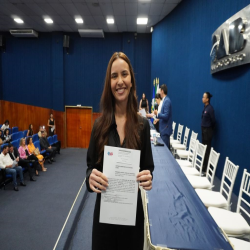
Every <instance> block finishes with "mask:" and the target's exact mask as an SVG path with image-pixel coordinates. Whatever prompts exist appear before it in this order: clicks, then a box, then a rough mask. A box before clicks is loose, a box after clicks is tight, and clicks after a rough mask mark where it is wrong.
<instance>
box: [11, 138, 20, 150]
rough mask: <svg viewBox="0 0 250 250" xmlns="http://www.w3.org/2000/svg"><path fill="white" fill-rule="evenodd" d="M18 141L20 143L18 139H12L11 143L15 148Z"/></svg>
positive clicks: (17, 146) (17, 145)
mask: <svg viewBox="0 0 250 250" xmlns="http://www.w3.org/2000/svg"><path fill="white" fill-rule="evenodd" d="M19 143H20V139H17V140H15V141H12V142H11V144H12V145H13V146H14V147H16V148H17V149H18V148H19Z"/></svg>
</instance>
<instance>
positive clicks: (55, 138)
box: [53, 135, 58, 143]
mask: <svg viewBox="0 0 250 250" xmlns="http://www.w3.org/2000/svg"><path fill="white" fill-rule="evenodd" d="M57 142H58V140H57V135H53V143H57Z"/></svg>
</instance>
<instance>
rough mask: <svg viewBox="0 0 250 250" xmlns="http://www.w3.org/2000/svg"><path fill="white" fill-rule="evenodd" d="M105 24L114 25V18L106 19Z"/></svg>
mask: <svg viewBox="0 0 250 250" xmlns="http://www.w3.org/2000/svg"><path fill="white" fill-rule="evenodd" d="M107 23H115V20H114V18H107Z"/></svg>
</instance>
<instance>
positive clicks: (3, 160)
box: [0, 153, 13, 168]
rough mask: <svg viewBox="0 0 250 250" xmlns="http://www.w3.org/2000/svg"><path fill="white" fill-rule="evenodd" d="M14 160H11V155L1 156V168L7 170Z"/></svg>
mask: <svg viewBox="0 0 250 250" xmlns="http://www.w3.org/2000/svg"><path fill="white" fill-rule="evenodd" d="M12 164H13V160H12V159H11V158H10V155H9V154H6V155H4V154H3V153H1V154H0V168H6V166H9V165H12Z"/></svg>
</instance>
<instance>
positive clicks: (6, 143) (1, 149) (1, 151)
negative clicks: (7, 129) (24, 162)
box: [1, 143, 9, 152]
mask: <svg viewBox="0 0 250 250" xmlns="http://www.w3.org/2000/svg"><path fill="white" fill-rule="evenodd" d="M8 144H9V143H4V144H2V145H1V152H2V151H3V147H4V145H8Z"/></svg>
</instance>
